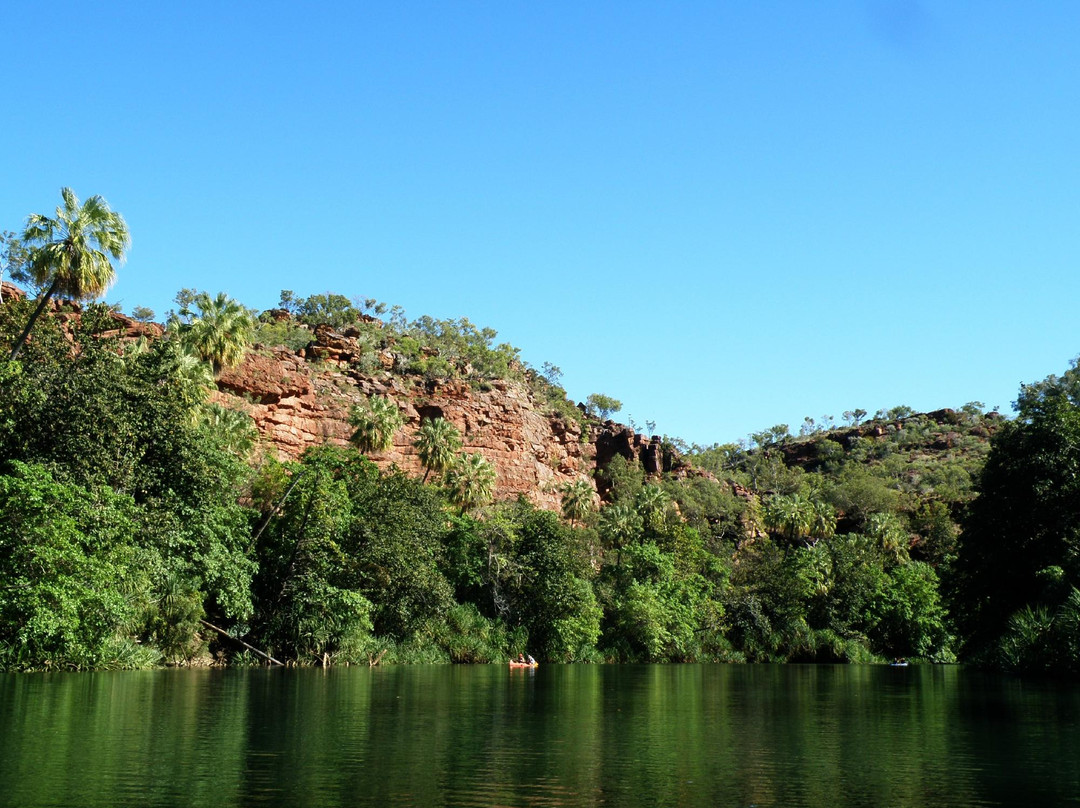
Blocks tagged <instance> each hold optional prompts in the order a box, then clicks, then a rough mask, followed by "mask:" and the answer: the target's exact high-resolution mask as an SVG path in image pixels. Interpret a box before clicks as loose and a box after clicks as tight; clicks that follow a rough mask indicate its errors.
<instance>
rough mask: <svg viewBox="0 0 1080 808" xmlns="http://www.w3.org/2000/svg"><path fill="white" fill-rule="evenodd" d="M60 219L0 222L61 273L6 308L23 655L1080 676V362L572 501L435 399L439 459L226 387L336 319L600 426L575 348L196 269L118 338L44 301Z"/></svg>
mask: <svg viewBox="0 0 1080 808" xmlns="http://www.w3.org/2000/svg"><path fill="white" fill-rule="evenodd" d="M69 201H71V202H72V205H74V208H73V210H76V211H77V210H78V205H77V200H74V199H73V200H68V199H67V196H65V205H67V203H68V202H69ZM105 210H107V206H105ZM98 212H99V213H100V210H99V211H98ZM74 215H75V214H72V216H74ZM35 221H36V220H35ZM104 221H105V222H106V224H108V225H109V226H111V227H113V228H114V229H115V228H116V227H118V225H117V223H116V221H115V220H114V219H111V218H109V217H104ZM119 221H120V222H121V223H122V220H119ZM39 224H40V223H39ZM92 224H93V222H90V223H89V224H88V225H87V226H88V227H89V226H90V225H92ZM68 229H71V228H70V227H69V228H68ZM91 229H92V228H91ZM50 232H51V233H52V234H53V235H56V233H57V232H59V231H57V230H54V231H49V232H45V230H42V232H41V233H35V232H31V231H29V230H28V231H27V233H26V234H24V238H22V239H7V240H6V241H5V244H6V247H7V250H6V253H5V254H6V258H7V264H8V269H9V270H10V271H11V273H12V274H13V275H14V277H15V278H16V279H17V280H20V282H22V283H23V284H24V285H25V286H27V287H28V288H30V289H31V290H32V291H36V292H38V293H39V295H38V296H39V300H38V301H34V300H29V299H15V300H13V299H6V300H4V302H3V305H2V306H0V345H2V346H11V351H12V355H11V358H9V359H6V360H5V361H3V362H2V363H0V391H2V393H0V669H7V670H34V669H61V668H74V669H87V668H130V667H146V666H152V665H160V664H210V663H222V662H229V663H232V664H253V663H256V662H260V661H261V658H260V657H259V656H257V655H255V654H254V653H253V652H252V651H251V650H250V649H251V648H258V649H261V650H262V651H264V652H265V653H266V654H268V655H269V656H271V657H274V658H275V659H277V660H282V661H285V662H291V663H296V664H343V663H352V664H375V663H376V662H382V663H383V664H388V663H393V662H491V661H501V660H504V659H506V658H507V657H508V656H509V655H510V654H511V653H517V652H518V651H524V650H529V651H531V652H532V653H533V654H534V655H536V656H537V657H538V658H542V659H545V660H552V661H582V662H602V661H649V662H681V661H728V662H734V661H853V662H861V661H881V660H891V659H893V658H895V657H905V658H917V659H924V660H937V661H953V660H955V659H956V658H957V655H958V654H959V655H960V657H961V658H964V659H971V660H974V661H977V662H980V663H983V664H988V665H995V666H999V667H1005V668H1008V669H1011V670H1016V671H1039V672H1065V673H1076V672H1077V668H1078V662H1077V660H1078V659H1080V592H1078V591H1077V589H1076V588H1075V586H1076V582H1077V575H1078V574H1080V569H1078V562H1077V560H1076V559H1077V557H1078V553H1077V536H1080V519H1078V517H1077V513H1078V512H1080V509H1078V507H1077V505H1076V503H1077V502H1078V501H1080V500H1078V499H1077V492H1076V491H1075V490H1074V488H1075V486H1076V482H1075V479H1074V477H1075V473H1074V470H1075V469H1076V467H1077V465H1078V464H1080V448H1078V447H1080V371H1077V370H1076V369H1075V368H1074V369H1073V370H1071V371H1069V372H1068V373H1066V374H1065V375H1064V376H1063V377H1061V378H1056V377H1052V378H1051V379H1048V380H1046V381H1045V382H1042V383H1039V384H1036V385H1031V386H1029V387H1025V388H1024V390H1023V391H1022V393H1021V399H1020V402H1019V414H1018V417H1017V418H1016V419H1015V420H1007V419H1004V418H1002V417H1001V416H999V415H998V414H997V413H994V412H990V413H987V412H984V409H983V407H982V406H981V405H979V404H978V403H971V404H968V405H965V406H964V407H961V408H959V409H957V410H943V411H940V412H937V413H929V414H916V413H914V412H912V411H911V410H910V409H908V408H906V407H897V408H894V409H893V410H890V411H884V412H879V413H877V414H876V415H874V416H872V417H869V418H868V417H867V416H868V413H866V412H865V411H863V410H861V409H854V410H851V411H849V412H847V413H845V414H844V417H843V420H842V422H841V423H840V424H839V425H838V424H836V422H835V419H833V418H830V417H824V418H821V419H820V420H815V419H813V418H809V417H808V418H807V419H806V420H805V422H804V423H803V425H802V427H801V429H800V430H799V434H798V435H793V434H792V433H791V431H790V429H789V428H788V427H787V426H783V425H779V426H776V427H773V428H771V429H767V430H763V431H762V432H760V433H755V434H754V435H752V436H750V437H749V438H748V440H747V441H744V442H742V443H739V444H727V445H715V446H711V447H700V446H687V445H685V444H681V443H680V442H679V441H677V440H667V446H666V448H667V451H668V452H669V453H672V452H676V453H679V454H681V456H682V457H683V458H684V460H686V461H688V462H689V465H685V464H684V465H682V466H679V467H678V468H677V469H675V470H674V471H673V472H671V473H667V474H660V473H657V474H653V475H647V474H646V473H645V471H644V469H643V468H642V466H641V465H640V464H638V463H637V462H635V461H632V460H629V461H628V460H626V459H624V458H623V457H621V456H616V457H615V459H614V460H612V461H610V462H609V463H607V464H606V465H605V466H604V467H603V468H600V469H598V470H597V472H596V474H597V480H596V487H595V488H594V486H593V485H591V484H590V483H589V482H588V481H587V480H579V481H578V482H577V483H573V484H568V485H566V486H565V487H564V489H563V490H562V491H561V492H560V493H561V497H562V503H563V508H562V512H561V513H554V512H548V511H542V510H539V509H537V508H536V507H534V506H533V505H531V504H529V503H528V502H526V501H525V500H524V499H520V500H516V501H502V502H493V492H494V483H495V477H494V474H495V472H494V469H493V467H492V466H491V465H490V463H489V462H488V461H487V460H486V459H485V458H484V457H483V456H482V455H480V454H471V455H470V454H465V453H463V452H462V451H461V440H460V436H459V435H458V434H457V432H456V429H455V428H454V427H453V426H452V425H451V424H449V423H447V422H445V421H443V420H442V419H441V418H425V419H424V420H423V422H422V423H421V425H420V426H419V428H418V429H417V432H416V434H415V435H414V436H413V442H414V446H415V447H416V450H417V453H418V456H419V457H420V458H421V460H422V462H423V466H424V474H423V475H422V476H418V477H412V476H409V475H407V474H405V473H404V472H402V471H400V470H397V469H391V470H389V471H380V470H379V468H378V467H376V466H375V464H373V463H372V462H371V461H370V460H368V459H367V457H366V456H365V453H371V452H378V451H381V450H384V449H385V448H386V447H387V446H388V445H389V441H390V439H391V438H392V436H393V435H394V434H395V433H397V432H398V431H399V430H401V429H402V428H403V421H402V418H401V413H400V412H399V411H398V410H397V408H396V406H395V405H394V404H393V403H392V402H390V401H388V400H386V399H381V398H378V397H372V398H370V399H369V400H368V401H367V402H366V404H364V405H363V406H357V407H355V408H354V409H353V411H352V412H351V413H350V417H349V421H350V423H351V425H352V427H353V428H354V429H355V432H354V433H353V435H352V441H351V444H352V445H351V446H329V445H327V446H319V447H315V448H312V449H309V450H308V451H307V452H306V453H305V454H304V455H303V456H302V457H301V458H300V459H299V460H297V461H289V462H282V461H279V460H278V459H276V458H275V457H274V456H273V454H272V453H271V452H267V451H264V450H262V449H261V448H260V442H259V440H258V435H257V433H256V431H255V429H254V426H253V424H252V422H251V419H250V417H248V416H247V415H246V414H245V413H243V412H240V411H238V410H231V409H228V408H226V407H223V406H221V405H220V404H217V403H213V402H212V400H211V398H212V396H211V394H212V393H213V392H214V390H215V389H216V382H215V379H216V378H217V377H218V376H219V375H220V374H221V373H222V371H223V370H224V369H225V368H227V367H229V366H230V365H234V364H236V363H237V362H239V361H241V360H242V358H243V356H244V354H245V353H246V352H247V351H248V350H251V349H252V346H253V345H254V344H258V343H261V344H264V345H275V344H279V345H286V346H290V347H292V348H293V350H297V349H299V348H302V347H304V346H306V345H308V344H309V343H310V342H311V340H312V334H313V332H314V331H315V330H316V329H319V328H323V327H332V328H335V329H341V330H342V331H348V333H349V334H350V337H351V338H352V339H354V340H356V344H358V345H362V346H365V347H364V351H363V353H362V356H360V357H358V358H357V360H356V361H358V362H360V363H361V364H362V363H363V362H370V363H371V367H372V369H374V368H375V366H376V364H379V363H381V364H380V365H379V366H380V367H382V368H384V369H385V368H387V367H388V366H389V372H392V373H396V374H403V375H419V376H423V377H425V378H434V379H446V378H458V379H462V380H467V381H468V382H469V383H470V384H474V385H478V386H483V385H487V384H490V383H492V382H495V381H508V382H513V383H516V384H520V385H522V386H523V387H524V388H526V389H528V390H530V392H531V395H532V397H533V399H534V400H535V401H537V402H539V403H540V404H541V405H542V406H545V407H547V408H549V410H550V411H552V412H555V413H561V414H563V415H564V416H565V417H566V418H574V419H576V420H578V421H579V422H582V423H583V424H584V425H585V428H586V430H587V429H588V428H589V426H590V425H593V426H597V427H598V426H599V421H600V420H601V419H606V418H608V417H609V416H610V415H611V414H612V413H614V412H617V411H618V409H619V406H620V405H619V402H618V401H617V400H615V399H613V398H611V397H610V396H607V395H604V394H595V395H594V396H592V397H590V400H589V402H588V404H587V406H582V407H577V406H574V404H573V403H572V402H570V401H569V400H568V399H567V397H566V395H565V392H564V391H563V390H562V389H561V388H560V387H559V386H558V376H559V371H558V368H556V367H555V366H554V365H546V366H545V367H544V369H543V370H542V371H536V370H534V369H531V368H528V367H527V366H526V365H525V364H524V363H523V362H522V361H521V360H520V358H519V355H518V351H517V349H515V348H512V347H511V346H507V345H502V344H495V342H494V340H495V337H496V334H495V332H493V331H491V330H490V329H480V328H476V327H475V326H473V325H472V324H471V323H470V322H469V321H468V320H465V319H461V320H454V321H437V320H433V319H431V318H420V319H419V320H416V321H413V322H411V323H410V322H409V321H407V320H406V319H405V317H404V313H403V312H402V311H401V310H400V309H398V308H392V309H388V308H387V307H385V306H383V305H382V304H379V303H377V302H375V301H355V302H354V301H350V300H349V299H347V298H345V297H343V296H340V295H335V294H329V293H328V294H326V295H315V296H312V297H309V298H297V297H296V296H295V295H294V294H293V293H291V292H283V293H282V295H281V307H280V309H278V310H275V311H272V312H266V313H263V314H262V315H258V313H257V312H253V311H250V310H248V309H247V308H246V307H244V306H243V305H241V304H240V303H239V302H238V301H234V300H231V299H229V298H227V297H226V296H224V295H218V296H216V297H211V296H210V295H208V294H205V293H201V292H197V291H195V290H182V291H181V293H180V294H179V295H178V297H177V305H178V309H177V310H176V311H174V312H171V313H170V314H169V316H168V322H167V325H166V328H165V329H164V333H162V334H161V336H160V337H156V338H152V339H140V340H132V339H125V338H122V337H121V335H120V334H119V333H118V332H117V329H116V327H115V320H114V319H113V318H112V317H111V312H110V311H109V310H108V309H107V308H106V307H104V306H101V305H93V304H91V305H83V306H79V307H77V308H78V311H75V310H74V307H72V306H71V305H69V304H66V303H63V302H57V301H53V303H51V304H49V300H48V297H49V294H48V290H50V289H56V288H61V287H60V284H59V282H58V281H57V277H58V276H59V274H60V273H64V272H66V273H68V274H71V272H72V266H76V265H77V263H78V262H75V264H70V262H69V265H65V266H66V268H65V266H61V265H59V264H56V263H55V262H54V263H53V264H49V263H48V262H46V261H45V260H44V259H43V258H42V257H41V256H40V255H39V254H38V252H36V251H39V250H41V249H43V246H42V245H43V243H47V242H48V239H47V237H48V236H49V233H50ZM123 235H124V236H125V237H126V230H124V231H123ZM106 236H107V237H108V238H112V239H113V241H111V242H108V243H109V244H113V243H115V245H117V250H116V251H115V252H109V251H108V250H107V251H106V253H107V254H108V255H111V257H112V258H113V259H116V258H117V257H118V253H119V254H120V257H122V251H123V246H124V244H126V241H124V240H123V239H122V238H120V236H119V235H117V234H116V233H113V234H112V235H111V236H109V235H108V234H106ZM63 237H65V236H63V234H61V236H60V238H61V240H62V238H63ZM91 241H92V239H91ZM65 283H66V282H65ZM100 287H101V284H100V283H99V284H96V285H93V286H86V287H85V288H84V293H85V294H91V295H92V294H96V293H97V292H98V291H100ZM64 288H67V287H64ZM80 288H83V287H80ZM387 312H389V317H388V318H387V319H386V320H381V319H379V318H380V317H382V316H384V315H386V314H387ZM139 315H140V319H142V320H149V319H151V318H152V316H153V315H152V313H151V312H148V311H146V310H142V311H140V312H139ZM28 326H29V327H28ZM27 334H29V339H27V338H26V335H27ZM5 355H6V354H5ZM597 490H599V491H600V492H602V493H603V498H602V499H599V498H597V496H596V491H597ZM598 504H599V507H597V505H598Z"/></svg>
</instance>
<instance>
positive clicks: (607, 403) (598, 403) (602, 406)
mask: <svg viewBox="0 0 1080 808" xmlns="http://www.w3.org/2000/svg"><path fill="white" fill-rule="evenodd" d="M621 409H622V402H621V401H619V400H618V399H617V398H612V397H611V396H608V395H604V394H603V393H591V394H590V395H589V397H588V398H586V399H585V410H586V412H588V413H589V415H591V416H593V417H594V418H600V419H601V420H604V421H606V420H607V419H608V418H610V417H611V416H612V415H614V414H615V413H617V412H618V411H619V410H621Z"/></svg>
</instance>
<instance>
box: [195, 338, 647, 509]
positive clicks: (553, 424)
mask: <svg viewBox="0 0 1080 808" xmlns="http://www.w3.org/2000/svg"><path fill="white" fill-rule="evenodd" d="M315 333H316V336H315V342H314V343H313V344H312V345H311V346H308V348H307V349H306V350H305V351H304V352H303V353H304V354H305V356H304V357H301V356H298V355H297V353H294V352H291V351H288V350H286V349H284V348H277V349H262V350H258V351H251V352H249V353H248V355H247V357H246V359H245V360H244V362H243V363H242V364H241V365H239V366H238V367H236V368H233V369H231V370H228V371H226V372H225V373H223V374H222V375H221V378H220V379H219V380H218V387H219V391H218V393H217V394H216V399H217V400H218V401H219V402H220V403H222V404H225V405H227V406H231V407H235V408H238V409H243V410H245V411H247V412H249V413H250V414H251V416H252V418H253V419H254V420H255V424H256V426H257V427H258V429H259V432H260V433H261V434H262V435H263V437H264V438H265V439H266V441H267V442H268V443H269V444H270V445H271V446H272V447H273V449H274V450H275V451H276V452H277V453H278V455H279V456H281V457H282V458H290V459H295V458H297V457H299V456H300V455H301V454H302V453H303V451H304V450H305V449H306V448H308V447H309V446H315V445H320V444H323V443H329V444H333V445H338V446H345V445H348V441H349V436H350V435H351V434H352V431H353V430H352V427H351V426H350V425H349V423H348V415H349V409H350V408H351V407H352V406H353V405H354V404H358V403H361V402H362V401H365V400H366V399H367V398H369V397H371V396H383V397H385V398H388V399H390V400H391V401H393V402H394V403H395V404H397V406H398V407H399V408H400V409H401V411H402V414H403V415H404V416H405V419H406V422H405V426H404V427H403V428H402V429H401V430H399V431H398V433H397V435H395V437H394V444H393V446H392V447H391V448H390V449H389V450H387V451H386V452H381V453H376V454H373V455H372V456H371V459H372V460H373V461H374V462H375V463H376V464H377V465H379V466H380V467H382V468H389V467H390V466H392V465H396V466H397V467H398V468H401V469H402V470H404V471H406V472H407V473H410V474H415V475H421V474H422V473H423V467H422V466H421V463H420V460H419V458H418V456H417V454H416V451H415V449H414V448H413V446H412V441H413V437H414V435H415V433H416V430H417V429H418V428H419V426H420V422H421V420H422V419H423V418H425V417H427V418H435V417H442V418H445V419H446V420H447V421H449V422H450V423H452V424H454V426H456V427H457V428H458V430H459V431H460V432H461V439H462V444H463V447H462V448H463V451H465V452H480V453H481V454H483V456H484V457H485V458H487V459H488V460H489V461H490V462H491V463H492V464H494V466H495V469H496V473H497V475H498V478H497V489H496V496H497V498H499V499H506V498H512V497H514V496H518V495H524V496H526V497H527V498H528V499H530V500H531V501H533V502H534V503H536V504H537V505H538V506H540V507H544V508H557V507H559V504H560V502H561V496H560V494H559V491H558V489H559V487H560V486H562V485H563V484H564V483H567V482H571V481H573V480H575V479H578V478H580V477H583V476H588V477H589V479H591V475H590V472H591V471H592V469H593V468H594V467H595V464H596V460H597V453H596V448H595V446H594V444H593V443H592V442H591V441H585V440H583V439H582V426H581V424H579V423H578V422H577V421H574V420H569V419H565V418H563V417H561V416H559V415H556V414H552V413H550V412H547V411H545V410H544V408H543V407H541V406H540V405H538V404H537V402H535V401H533V399H532V397H531V396H530V395H529V392H528V389H527V388H526V387H525V386H524V385H521V384H517V383H514V382H508V381H499V380H496V381H492V382H488V383H486V384H484V385H483V386H482V387H481V386H476V387H474V386H472V385H470V384H469V383H468V382H467V381H464V380H459V379H454V380H445V381H434V380H424V379H422V378H420V377H410V376H399V375H393V374H390V373H387V372H377V373H374V374H366V373H361V372H360V371H358V370H357V369H356V368H355V367H354V366H353V360H354V359H355V358H356V356H357V355H358V353H357V349H356V347H355V345H354V344H352V343H351V340H350V338H349V337H347V336H345V335H344V334H338V333H336V332H333V331H332V330H329V329H326V330H323V329H316V332H315ZM307 357H312V358H315V359H318V360H320V361H319V362H317V363H315V364H312V363H310V362H309V361H308V360H307ZM629 440H630V442H631V443H632V444H633V443H634V442H635V439H634V437H631V438H630V439H629ZM637 443H638V444H641V440H640V438H638V439H637ZM645 445H646V446H648V443H646V444H645ZM657 448H659V444H658V443H657ZM654 454H655V453H654Z"/></svg>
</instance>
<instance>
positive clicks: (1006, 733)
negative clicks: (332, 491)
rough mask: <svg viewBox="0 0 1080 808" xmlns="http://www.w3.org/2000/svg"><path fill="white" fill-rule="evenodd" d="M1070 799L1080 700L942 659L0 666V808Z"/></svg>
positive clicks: (1079, 740)
mask: <svg viewBox="0 0 1080 808" xmlns="http://www.w3.org/2000/svg"><path fill="white" fill-rule="evenodd" d="M1077 803H1080V688H1076V687H1067V686H1055V685H1051V684H1046V683H1030V682H1021V681H1019V680H1015V679H1008V678H1003V677H996V676H988V675H983V674H980V673H977V672H974V671H968V670H963V669H959V668H953V667H910V668H889V667H884V666H880V667H874V666H802V665H791V666H779V665H777V666H766V665H670V666H660V665H640V666H638V665H612V666H544V667H541V668H540V669H538V670H535V671H523V670H515V671H510V670H508V669H507V668H506V667H505V666H501V665H490V666H473V667H459V666H431V667H390V668H382V669H375V670H368V669H366V668H365V669H357V668H338V669H330V670H326V671H324V670H321V669H305V670H280V669H278V670H265V669H260V670H194V671H183V670H167V671H153V672H146V673H94V674H40V675H38V674H30V675H0V805H3V806H43V805H50V806H83V805H92V806H147V805H170V806H172V805H188V806H214V808H224V807H225V806H233V805H288V806H354V805H433V806H439V805H476V806H489V805H611V806H658V805H673V806H683V805H684V806H774V805H775V806H844V805H850V806H875V808H879V807H880V806H951V807H952V808H955V807H956V806H974V805H1018V806H1019V805H1023V806H1046V805H1069V804H1077Z"/></svg>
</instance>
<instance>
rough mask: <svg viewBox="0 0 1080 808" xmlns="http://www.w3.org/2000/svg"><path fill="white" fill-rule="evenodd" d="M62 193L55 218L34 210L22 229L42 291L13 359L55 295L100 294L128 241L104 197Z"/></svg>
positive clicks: (120, 219) (119, 219)
mask: <svg viewBox="0 0 1080 808" xmlns="http://www.w3.org/2000/svg"><path fill="white" fill-rule="evenodd" d="M60 196H61V197H62V198H63V200H64V204H63V205H62V206H59V207H57V208H56V217H55V218H52V219H50V218H49V217H48V216H44V215H42V214H40V213H32V214H30V217H29V218H28V219H27V220H26V229H25V230H23V233H22V237H21V238H22V241H23V243H24V244H25V245H26V246H27V248H28V249H29V259H28V267H29V272H30V275H31V277H33V279H34V282H35V283H38V284H40V285H41V286H42V287H44V288H45V294H43V295H42V296H41V300H40V302H39V303H38V305H37V308H36V309H34V313H33V314H32V315H30V320H29V322H27V324H26V328H24V329H23V332H22V334H20V335H19V338H18V339H17V340H15V344H14V345H13V346H12V349H11V358H12V359H16V358H18V356H19V352H20V351H21V350H22V347H23V345H25V344H26V340H27V339H28V338H29V336H30V331H31V329H33V327H34V323H35V322H37V319H38V318H39V317H40V316H41V314H42V312H44V311H45V307H46V306H47V305H48V303H49V300H50V299H51V298H52V296H53V295H57V294H58V295H62V296H64V297H69V298H73V299H76V300H81V299H84V298H94V297H97V296H98V295H100V294H102V293H103V292H104V291H105V290H106V289H108V288H109V287H110V286H111V285H112V283H113V281H114V280H115V279H116V271H115V270H114V268H113V261H116V262H117V263H123V261H124V257H125V255H126V254H127V250H128V247H130V246H131V234H130V233H129V232H128V226H127V223H126V222H125V221H124V217H123V216H121V215H120V214H119V213H117V212H116V211H114V210H112V209H110V208H109V203H108V202H106V201H105V200H104V199H103V198H101V197H100V196H92V197H90V198H89V199H87V200H86V201H85V202H83V203H82V204H80V203H79V198H78V197H77V196H75V192H74V191H72V190H71V189H70V188H62V189H61V190H60Z"/></svg>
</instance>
